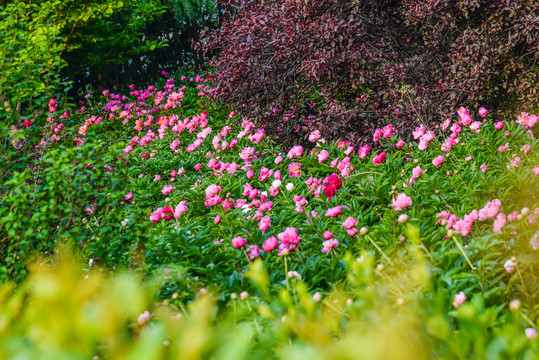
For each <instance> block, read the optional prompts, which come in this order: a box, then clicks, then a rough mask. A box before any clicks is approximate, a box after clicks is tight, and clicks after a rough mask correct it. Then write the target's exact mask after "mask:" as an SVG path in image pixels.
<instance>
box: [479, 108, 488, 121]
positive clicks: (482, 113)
mask: <svg viewBox="0 0 539 360" xmlns="http://www.w3.org/2000/svg"><path fill="white" fill-rule="evenodd" d="M487 114H488V110H487V109H485V108H484V107H482V108H479V116H481V117H482V118H484V117H485V116H487Z"/></svg>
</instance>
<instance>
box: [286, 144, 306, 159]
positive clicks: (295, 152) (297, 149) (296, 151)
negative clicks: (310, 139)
mask: <svg viewBox="0 0 539 360" xmlns="http://www.w3.org/2000/svg"><path fill="white" fill-rule="evenodd" d="M302 154H303V146H300V145H296V146H292V149H290V151H289V152H288V154H287V155H286V157H287V158H289V159H292V158H295V157H300V156H301V155H302Z"/></svg>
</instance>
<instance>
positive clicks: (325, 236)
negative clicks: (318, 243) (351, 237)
mask: <svg viewBox="0 0 539 360" xmlns="http://www.w3.org/2000/svg"><path fill="white" fill-rule="evenodd" d="M323 237H324V239H325V240H329V239H331V238H332V237H333V234H332V233H331V231H325V232H324V234H323Z"/></svg>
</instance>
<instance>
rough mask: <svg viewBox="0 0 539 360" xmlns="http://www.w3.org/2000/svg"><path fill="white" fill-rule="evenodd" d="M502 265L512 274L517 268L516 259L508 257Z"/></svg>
mask: <svg viewBox="0 0 539 360" xmlns="http://www.w3.org/2000/svg"><path fill="white" fill-rule="evenodd" d="M503 267H504V268H505V271H507V272H508V273H509V274H512V273H513V272H514V271H515V269H516V268H517V263H516V261H513V260H512V259H509V260H507V261H506V262H505V263H504V264H503Z"/></svg>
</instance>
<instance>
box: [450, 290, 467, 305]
mask: <svg viewBox="0 0 539 360" xmlns="http://www.w3.org/2000/svg"><path fill="white" fill-rule="evenodd" d="M465 301H466V295H464V292H462V291H461V292H459V293H457V294H455V296H454V297H453V306H454V307H455V308H458V307H459V306H461V305H462V304H464V302H465Z"/></svg>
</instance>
